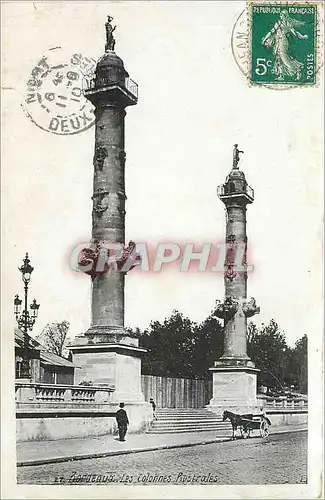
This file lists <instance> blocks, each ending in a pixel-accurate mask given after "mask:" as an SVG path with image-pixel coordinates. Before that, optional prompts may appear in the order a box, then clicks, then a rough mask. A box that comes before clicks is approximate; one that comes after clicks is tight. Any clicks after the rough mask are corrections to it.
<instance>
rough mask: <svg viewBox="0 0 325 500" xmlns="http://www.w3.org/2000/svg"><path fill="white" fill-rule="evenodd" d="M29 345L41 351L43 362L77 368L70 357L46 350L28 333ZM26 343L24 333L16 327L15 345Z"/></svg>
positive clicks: (21, 345)
mask: <svg viewBox="0 0 325 500" xmlns="http://www.w3.org/2000/svg"><path fill="white" fill-rule="evenodd" d="M28 340H29V345H30V346H31V347H32V348H33V349H36V350H38V351H40V360H41V363H42V364H44V365H48V366H66V367H69V368H75V367H76V365H75V364H74V363H72V362H71V361H69V360H68V359H66V358H64V357H62V356H58V355H57V354H54V353H52V352H49V351H46V350H45V348H44V347H43V346H42V344H40V343H39V342H38V341H37V340H35V339H33V338H32V337H31V336H30V335H28ZM23 345H24V334H23V332H22V331H21V330H19V328H15V347H23Z"/></svg>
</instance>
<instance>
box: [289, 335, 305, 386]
mask: <svg viewBox="0 0 325 500" xmlns="http://www.w3.org/2000/svg"><path fill="white" fill-rule="evenodd" d="M287 372H288V376H290V384H292V385H294V387H295V389H296V390H298V391H299V392H301V393H303V394H307V390H308V338H307V335H306V334H305V335H303V337H301V339H299V340H297V341H296V343H295V347H294V348H293V349H291V353H290V358H289V361H288V369H287Z"/></svg>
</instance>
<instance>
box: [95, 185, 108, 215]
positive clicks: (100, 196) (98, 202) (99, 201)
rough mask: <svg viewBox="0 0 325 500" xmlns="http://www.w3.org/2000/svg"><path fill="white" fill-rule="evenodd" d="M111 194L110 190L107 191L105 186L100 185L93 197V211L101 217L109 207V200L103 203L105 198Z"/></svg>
mask: <svg viewBox="0 0 325 500" xmlns="http://www.w3.org/2000/svg"><path fill="white" fill-rule="evenodd" d="M108 195H109V191H106V190H105V189H104V188H102V187H99V188H98V189H97V191H95V193H94V195H93V196H92V197H91V199H92V200H93V201H94V207H93V211H94V212H95V213H96V214H97V215H98V216H99V217H100V216H101V215H102V213H103V212H105V210H107V209H108V201H106V203H103V200H104V198H107V196H108Z"/></svg>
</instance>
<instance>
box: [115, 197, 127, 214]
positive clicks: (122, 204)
mask: <svg viewBox="0 0 325 500" xmlns="http://www.w3.org/2000/svg"><path fill="white" fill-rule="evenodd" d="M116 194H117V196H118V198H119V207H118V211H119V213H120V214H121V215H125V213H126V212H125V200H126V194H125V193H124V191H117V193H116Z"/></svg>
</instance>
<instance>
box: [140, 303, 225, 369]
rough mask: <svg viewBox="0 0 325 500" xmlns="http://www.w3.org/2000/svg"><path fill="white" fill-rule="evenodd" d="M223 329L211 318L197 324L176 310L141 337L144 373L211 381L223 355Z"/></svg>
mask: <svg viewBox="0 0 325 500" xmlns="http://www.w3.org/2000/svg"><path fill="white" fill-rule="evenodd" d="M222 343H223V341H222V329H221V326H220V323H219V321H218V320H217V319H216V318H215V317H213V316H212V315H210V316H209V317H208V318H207V319H206V320H205V321H204V322H202V323H201V324H199V325H198V324H197V323H195V322H193V321H191V320H190V319H189V318H185V317H184V316H183V315H182V314H181V313H180V312H178V311H173V312H172V314H171V315H170V316H169V317H168V318H167V319H165V321H164V322H163V323H160V322H159V321H153V322H151V323H150V325H149V328H148V329H147V330H145V331H144V332H143V333H142V335H141V337H140V344H141V346H142V347H144V348H145V349H147V355H146V356H144V359H143V363H142V372H143V373H144V374H150V375H158V376H169V377H188V378H210V373H209V368H210V367H211V366H212V365H213V362H214V361H215V360H216V359H217V358H218V357H219V356H220V355H221V353H220V349H221V348H222V347H221V344H222Z"/></svg>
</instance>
